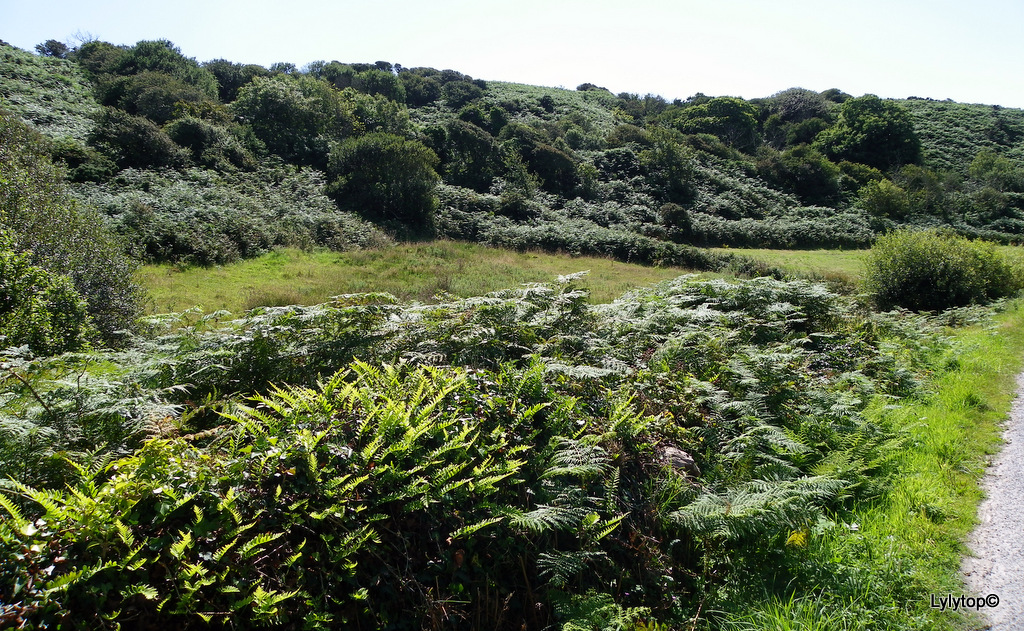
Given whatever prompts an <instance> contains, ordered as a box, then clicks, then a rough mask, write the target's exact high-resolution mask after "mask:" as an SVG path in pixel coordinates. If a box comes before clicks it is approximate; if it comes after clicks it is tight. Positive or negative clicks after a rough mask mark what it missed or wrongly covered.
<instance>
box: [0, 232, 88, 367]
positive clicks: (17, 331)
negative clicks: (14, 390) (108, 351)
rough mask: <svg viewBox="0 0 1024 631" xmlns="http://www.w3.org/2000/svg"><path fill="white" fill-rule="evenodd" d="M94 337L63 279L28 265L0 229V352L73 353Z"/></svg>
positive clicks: (76, 297) (74, 293)
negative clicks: (22, 349) (11, 349)
mask: <svg viewBox="0 0 1024 631" xmlns="http://www.w3.org/2000/svg"><path fill="white" fill-rule="evenodd" d="M93 333H95V329H93V327H92V322H91V319H90V318H89V313H88V309H87V306H86V303H85V300H83V299H82V296H81V295H79V293H78V292H77V291H76V290H75V287H74V285H73V284H72V283H71V280H70V279H68V278H67V277H66V276H61V275H59V274H54V273H52V272H48V271H47V270H45V269H43V268H41V267H37V266H35V265H32V264H31V262H30V257H29V255H28V254H25V253H20V252H17V251H15V250H14V244H13V240H12V239H11V237H10V235H9V234H7V232H5V231H3V230H0V348H6V347H8V346H21V345H22V344H25V345H28V347H29V348H30V349H31V350H32V352H33V353H36V354H38V355H56V354H59V353H63V352H66V351H74V350H77V349H79V348H80V347H81V346H82V344H84V343H85V342H86V340H87V339H88V338H89V337H90V335H91V334H93Z"/></svg>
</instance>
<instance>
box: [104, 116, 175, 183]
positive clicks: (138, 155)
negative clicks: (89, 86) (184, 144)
mask: <svg viewBox="0 0 1024 631" xmlns="http://www.w3.org/2000/svg"><path fill="white" fill-rule="evenodd" d="M89 141H90V143H91V144H92V145H94V146H95V147H97V148H99V150H100V151H101V152H103V153H104V154H105V155H106V156H107V157H109V158H110V159H111V160H113V161H114V162H115V163H116V164H117V166H118V167H120V168H122V169H127V168H135V169H147V168H161V167H181V166H184V165H185V164H186V163H187V162H188V159H189V155H188V152H187V151H185V150H184V149H182V148H181V147H179V146H178V145H176V144H174V141H173V140H171V139H170V138H169V137H168V136H167V134H166V133H165V132H164V130H162V129H160V128H159V127H157V125H156V124H155V123H153V122H152V121H150V120H149V119H147V118H143V117H141V116H133V115H131V114H129V113H127V112H125V111H124V110H119V109H116V108H113V107H108V108H106V109H105V110H104V112H103V114H102V115H101V116H100V117H99V120H98V121H97V124H96V127H95V128H94V129H93V133H92V135H91V136H90V138H89Z"/></svg>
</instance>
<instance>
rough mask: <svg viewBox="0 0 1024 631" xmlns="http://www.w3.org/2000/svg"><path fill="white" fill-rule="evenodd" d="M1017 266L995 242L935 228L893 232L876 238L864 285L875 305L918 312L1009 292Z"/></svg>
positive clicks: (1018, 282) (1016, 284) (1017, 284)
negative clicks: (996, 246)
mask: <svg viewBox="0 0 1024 631" xmlns="http://www.w3.org/2000/svg"><path fill="white" fill-rule="evenodd" d="M1022 280H1024V279H1022V277H1021V274H1020V270H1019V269H1016V268H1015V267H1014V266H1012V265H1011V264H1010V263H1009V262H1008V261H1007V260H1006V259H1005V257H1003V256H1002V255H1000V254H999V252H997V251H996V249H995V246H993V245H992V244H990V243H984V242H982V241H971V240H969V239H965V238H963V237H958V236H955V235H951V234H945V233H941V232H938V231H935V230H925V231H916V232H915V231H897V232H893V233H890V234H888V235H886V236H884V237H881V238H879V239H878V241H877V242H876V243H875V245H874V247H873V248H872V249H871V253H870V255H869V256H868V260H867V273H866V276H865V284H866V286H867V289H868V291H869V292H870V293H871V296H872V298H873V299H874V301H875V303H876V304H877V305H878V307H879V308H882V309H891V308H893V307H897V306H898V307H906V308H908V309H914V310H918V311H931V310H941V309H947V308H950V307H962V306H965V305H968V304H972V303H981V302H986V301H988V300H992V299H996V298H1003V297H1006V296H1010V295H1012V294H1014V293H1016V292H1017V291H1019V290H1020V289H1021V287H1022Z"/></svg>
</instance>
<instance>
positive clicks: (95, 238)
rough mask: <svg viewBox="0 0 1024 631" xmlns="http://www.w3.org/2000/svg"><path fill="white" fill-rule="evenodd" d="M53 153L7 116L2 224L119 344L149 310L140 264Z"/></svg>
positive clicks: (0, 126)
mask: <svg viewBox="0 0 1024 631" xmlns="http://www.w3.org/2000/svg"><path fill="white" fill-rule="evenodd" d="M150 124H151V123H150ZM168 142H170V141H168ZM46 151H47V147H46V145H45V143H44V141H43V140H42V138H41V137H40V136H39V135H38V134H35V133H34V132H32V131H31V130H30V129H29V128H27V127H26V126H24V125H22V124H20V123H18V122H17V121H15V120H13V118H11V117H7V116H5V115H3V114H2V113H0V223H2V224H4V226H5V227H6V228H7V229H8V230H9V231H10V233H11V236H12V238H13V240H14V247H15V249H16V250H17V251H19V252H25V253H27V254H28V255H29V261H30V262H31V264H32V265H36V266H38V267H41V268H43V269H45V270H47V271H50V272H53V273H55V274H60V275H62V276H66V277H68V278H69V279H70V280H71V282H72V283H73V284H74V286H75V288H76V289H77V291H78V293H79V294H81V296H82V297H83V298H85V300H86V302H87V303H88V308H89V314H90V315H91V316H92V318H93V321H94V322H95V324H96V327H97V328H98V329H99V331H100V333H101V334H102V335H103V338H104V339H105V340H106V341H107V342H115V341H118V340H120V339H121V331H123V330H125V329H131V328H134V326H135V318H136V317H137V316H138V315H139V313H140V311H141V307H140V303H141V300H142V290H141V288H140V287H139V286H138V285H136V284H135V282H134V281H133V279H132V277H133V273H134V269H135V263H134V262H132V261H131V259H129V258H128V257H127V256H125V254H124V252H123V248H122V246H121V244H120V243H119V242H118V241H117V240H116V239H114V238H113V236H112V235H111V234H110V233H109V232H108V231H107V229H106V227H105V226H104V225H103V220H102V218H101V217H100V216H99V215H98V214H97V213H96V212H94V211H92V210H91V209H88V208H83V207H82V206H80V205H78V204H76V203H75V200H74V199H72V197H71V195H70V194H69V192H68V190H67V187H66V185H65V183H64V181H63V173H62V171H61V170H60V169H59V168H57V167H56V166H54V164H53V163H52V162H51V161H50V159H49V157H48V156H47V155H46Z"/></svg>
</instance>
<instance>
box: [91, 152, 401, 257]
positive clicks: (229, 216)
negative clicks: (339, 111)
mask: <svg viewBox="0 0 1024 631" xmlns="http://www.w3.org/2000/svg"><path fill="white" fill-rule="evenodd" d="M323 187H324V177H323V175H322V174H321V173H320V172H318V171H312V170H310V169H305V168H297V167H287V166H277V167H274V166H260V167H257V168H255V169H254V170H253V171H250V172H237V173H230V172H229V173H217V172H216V171H212V170H207V169H198V168H192V169H186V170H184V171H182V172H176V171H171V172H164V173H157V172H153V171H136V170H133V169H127V170H125V171H122V172H121V173H120V174H118V176H117V177H116V178H114V179H112V180H111V181H109V182H104V183H94V184H87V185H82V186H79V187H78V188H77V190H76V197H78V198H79V199H81V201H82V202H83V203H85V204H88V205H90V206H92V207H94V208H96V209H97V210H98V211H99V212H101V213H103V214H104V215H105V216H106V217H107V220H108V222H109V223H110V225H111V228H112V229H113V230H114V231H116V232H118V233H120V234H122V235H123V236H124V237H125V239H126V240H130V241H131V242H132V243H133V247H134V253H135V255H136V256H138V257H140V258H142V259H143V260H147V261H168V262H176V263H181V264H193V265H219V264H223V263H229V262H231V261H235V260H238V259H239V258H247V257H253V256H257V255H259V254H262V253H264V252H266V251H268V250H270V249H273V248H275V247H279V246H292V247H314V246H319V247H326V248H330V249H332V250H339V251H343V250H349V249H354V248H361V247H368V246H373V245H380V244H383V243H387V242H388V239H387V237H386V236H385V235H384V234H383V233H382V232H381V231H379V230H377V229H375V228H374V227H373V226H372V225H371V224H368V223H366V222H364V221H361V220H360V219H358V217H356V216H355V215H354V214H352V213H344V212H340V211H339V210H338V208H337V206H335V205H334V203H332V202H331V200H330V199H329V198H328V197H327V196H326V195H324V194H323Z"/></svg>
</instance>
